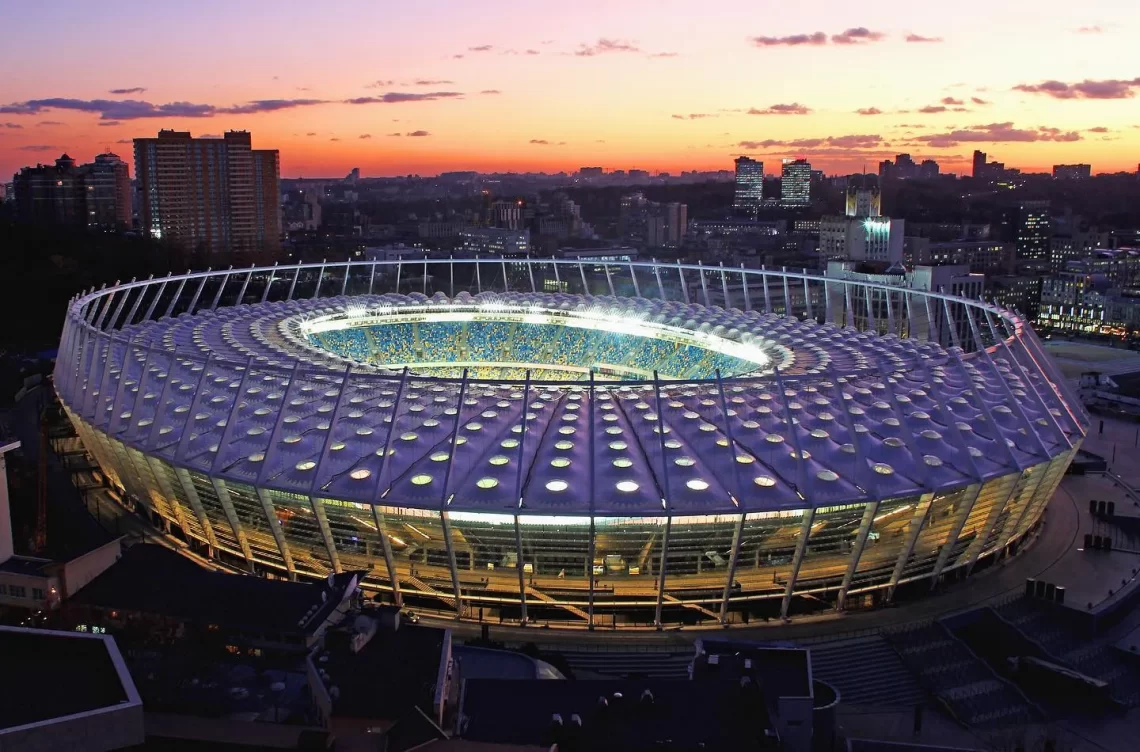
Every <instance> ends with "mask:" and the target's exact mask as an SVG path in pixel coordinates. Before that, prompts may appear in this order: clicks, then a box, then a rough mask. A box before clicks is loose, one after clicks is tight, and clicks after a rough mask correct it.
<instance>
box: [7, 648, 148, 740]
mask: <svg viewBox="0 0 1140 752" xmlns="http://www.w3.org/2000/svg"><path fill="white" fill-rule="evenodd" d="M0 654H2V655H3V656H4V677H5V682H6V683H7V684H8V685H9V687H8V689H7V690H6V692H5V694H6V695H8V696H9V697H10V698H11V699H10V700H9V701H6V702H4V703H3V707H2V708H0V749H3V750H4V752H70V751H71V750H77V749H82V750H85V752H102V751H103V750H112V749H122V748H124V747H133V746H135V745H140V744H142V743H143V741H144V733H143V707H142V700H141V699H140V698H139V693H138V691H137V690H136V689H135V684H134V682H133V681H132V680H131V675H130V673H129V672H128V671H127V667H126V664H125V663H124V662H123V656H122V655H121V654H120V653H119V649H118V647H117V646H116V644H115V640H114V639H113V638H112V637H109V636H107V635H105V634H101V635H95V634H82V633H77V632H52V631H46V630H35V629H21V628H18V627H0Z"/></svg>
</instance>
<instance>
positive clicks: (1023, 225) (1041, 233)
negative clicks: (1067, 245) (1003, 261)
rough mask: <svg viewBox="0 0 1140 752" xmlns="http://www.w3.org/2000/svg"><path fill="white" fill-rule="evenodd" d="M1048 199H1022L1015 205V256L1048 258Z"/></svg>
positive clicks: (1035, 258)
mask: <svg viewBox="0 0 1140 752" xmlns="http://www.w3.org/2000/svg"><path fill="white" fill-rule="evenodd" d="M1051 235H1052V232H1051V229H1050V225H1049V202H1048V201H1022V202H1020V203H1019V204H1018V205H1017V241H1016V245H1017V257H1018V258H1019V259H1032V260H1043V259H1048V258H1049V240H1050V237H1051Z"/></svg>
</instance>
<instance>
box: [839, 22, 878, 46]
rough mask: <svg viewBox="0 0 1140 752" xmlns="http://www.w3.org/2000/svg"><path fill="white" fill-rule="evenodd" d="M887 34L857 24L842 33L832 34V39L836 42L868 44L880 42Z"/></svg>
mask: <svg viewBox="0 0 1140 752" xmlns="http://www.w3.org/2000/svg"><path fill="white" fill-rule="evenodd" d="M886 36H887V35H886V34H884V33H883V32H881V31H871V30H870V29H868V28H867V27H866V26H856V27H854V28H851V29H847V30H846V31H844V32H843V33H841V34H832V35H831V41H832V42H834V43H835V44H866V43H867V42H878V41H880V40H882V39H884V38H886Z"/></svg>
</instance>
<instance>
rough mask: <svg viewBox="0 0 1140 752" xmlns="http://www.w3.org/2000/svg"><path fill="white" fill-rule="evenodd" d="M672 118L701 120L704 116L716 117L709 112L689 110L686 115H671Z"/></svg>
mask: <svg viewBox="0 0 1140 752" xmlns="http://www.w3.org/2000/svg"><path fill="white" fill-rule="evenodd" d="M672 117H673V119H674V120H703V119H704V118H713V117H716V115H715V114H713V113H711V112H690V113H689V114H688V115H673V116H672Z"/></svg>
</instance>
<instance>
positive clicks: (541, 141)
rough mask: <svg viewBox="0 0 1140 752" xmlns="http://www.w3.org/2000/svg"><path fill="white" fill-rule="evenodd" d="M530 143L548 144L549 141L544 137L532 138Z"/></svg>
mask: <svg viewBox="0 0 1140 752" xmlns="http://www.w3.org/2000/svg"><path fill="white" fill-rule="evenodd" d="M530 143H532V144H535V145H537V146H550V142H549V141H547V140H546V139H545V138H532V139H531V140H530Z"/></svg>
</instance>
